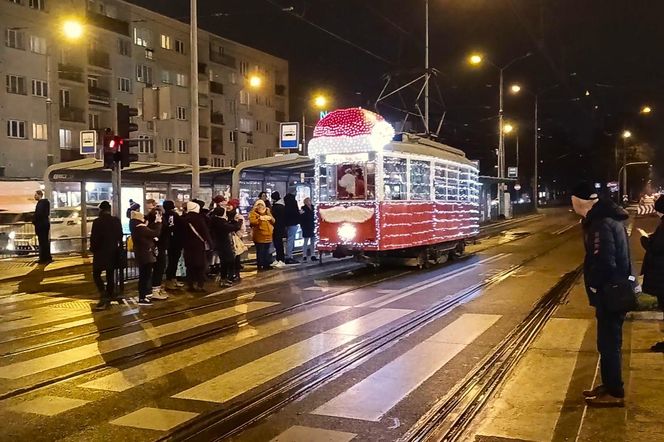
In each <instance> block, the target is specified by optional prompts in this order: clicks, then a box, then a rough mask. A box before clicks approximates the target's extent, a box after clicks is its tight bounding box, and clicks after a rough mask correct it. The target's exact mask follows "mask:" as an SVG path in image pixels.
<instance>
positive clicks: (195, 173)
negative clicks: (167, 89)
mask: <svg viewBox="0 0 664 442" xmlns="http://www.w3.org/2000/svg"><path fill="white" fill-rule="evenodd" d="M189 6H190V8H191V13H190V16H191V23H190V24H189V45H190V48H189V52H190V53H191V54H190V56H191V59H190V66H189V72H190V77H191V88H190V92H191V98H190V101H191V125H190V129H191V197H192V199H193V198H198V196H199V193H200V189H201V151H200V134H199V130H200V129H199V127H198V125H199V121H198V112H199V110H198V7H197V3H196V0H190V4H189Z"/></svg>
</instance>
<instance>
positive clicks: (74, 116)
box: [60, 106, 85, 123]
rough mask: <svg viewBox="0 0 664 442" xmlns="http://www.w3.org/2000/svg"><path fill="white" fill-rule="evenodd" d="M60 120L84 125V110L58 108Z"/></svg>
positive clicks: (68, 107)
mask: <svg viewBox="0 0 664 442" xmlns="http://www.w3.org/2000/svg"><path fill="white" fill-rule="evenodd" d="M60 120H62V121H71V122H73V123H85V109H81V108H80V107H72V106H61V107H60Z"/></svg>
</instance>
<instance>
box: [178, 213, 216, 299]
mask: <svg viewBox="0 0 664 442" xmlns="http://www.w3.org/2000/svg"><path fill="white" fill-rule="evenodd" d="M200 212H201V206H200V205H199V204H197V203H195V202H193V201H189V202H188V203H187V214H186V215H185V216H184V232H185V238H184V262H185V265H186V266H187V283H188V288H189V290H191V291H193V292H204V291H205V287H204V286H205V272H206V270H207V262H208V260H207V252H208V251H209V250H210V249H211V247H212V238H211V237H210V231H209V229H208V225H207V220H206V217H205V216H204V215H202V214H201V213H200Z"/></svg>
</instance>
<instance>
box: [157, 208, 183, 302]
mask: <svg viewBox="0 0 664 442" xmlns="http://www.w3.org/2000/svg"><path fill="white" fill-rule="evenodd" d="M164 233H165V235H166V238H165V239H166V247H167V258H168V264H167V265H166V290H177V289H179V288H181V287H183V285H184V284H182V283H180V282H178V280H177V270H178V263H179V262H180V256H182V243H183V240H184V229H183V226H182V218H180V215H179V214H178V212H177V211H176V210H175V203H174V202H173V201H171V200H166V201H164V225H163V227H162V236H164V235H163V234H164Z"/></svg>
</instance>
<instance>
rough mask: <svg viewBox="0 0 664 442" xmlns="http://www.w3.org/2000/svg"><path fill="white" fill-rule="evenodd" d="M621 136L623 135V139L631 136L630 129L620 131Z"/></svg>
mask: <svg viewBox="0 0 664 442" xmlns="http://www.w3.org/2000/svg"><path fill="white" fill-rule="evenodd" d="M622 137H623V138H624V139H628V138H631V137H632V133H631V132H630V131H628V130H626V131H623V133H622Z"/></svg>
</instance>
